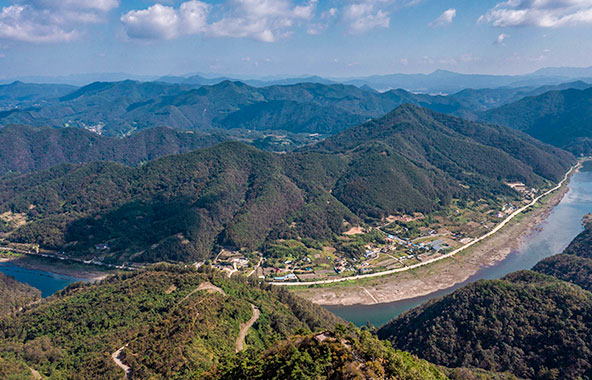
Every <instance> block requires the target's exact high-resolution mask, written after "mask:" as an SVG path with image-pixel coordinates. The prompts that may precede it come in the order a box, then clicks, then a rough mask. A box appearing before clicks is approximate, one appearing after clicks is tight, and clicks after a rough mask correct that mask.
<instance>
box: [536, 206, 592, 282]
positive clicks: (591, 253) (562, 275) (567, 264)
mask: <svg viewBox="0 0 592 380" xmlns="http://www.w3.org/2000/svg"><path fill="white" fill-rule="evenodd" d="M533 270H534V271H537V272H540V273H544V274H548V275H550V276H554V277H556V278H558V279H560V280H563V281H567V282H571V283H573V284H576V285H578V286H581V287H582V288H583V289H586V290H588V291H592V224H590V220H589V217H587V218H586V222H585V229H584V231H582V232H581V233H580V234H579V235H578V236H576V238H575V239H574V240H573V241H572V242H571V243H570V244H569V246H568V247H567V248H566V249H565V250H564V251H563V253H562V254H559V255H555V256H551V257H548V258H546V259H545V260H542V261H541V262H539V263H538V264H537V265H535V267H534V268H533Z"/></svg>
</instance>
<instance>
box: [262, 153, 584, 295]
mask: <svg viewBox="0 0 592 380" xmlns="http://www.w3.org/2000/svg"><path fill="white" fill-rule="evenodd" d="M579 166H580V163H578V164H576V165H574V166H572V167H571V168H570V169H569V171H568V172H567V173H565V176H564V177H563V179H562V180H561V182H559V183H558V184H557V186H555V187H554V188H552V189H550V190H548V191H546V192H545V193H543V194H541V195H539V196H538V197H536V198H535V199H533V200H532V202H530V203H529V204H527V205H525V206H523V207H521V208H519V209H518V210H516V211H514V212H513V213H512V214H510V216H508V217H507V218H506V219H504V220H503V221H502V222H500V223H499V224H498V225H497V226H495V227H494V228H493V229H492V230H491V231H489V232H488V233H486V234H484V235H482V236H481V237H479V238H477V239H475V240H473V241H472V242H470V243H467V244H465V245H463V246H462V247H459V248H457V249H455V250H454V251H452V252H450V253H447V254H445V255H442V256H440V257H436V258H433V259H430V260H427V261H422V262H421V263H419V264H414V265H410V266H407V267H404V268H397V269H391V270H387V271H384V272H378V273H369V274H358V275H355V276H351V277H342V278H335V279H332V280H318V281H307V282H270V284H272V285H276V286H310V285H322V284H332V283H336V282H343V281H352V280H360V279H363V278H371V277H382V276H388V275H390V274H394V273H400V272H405V271H408V270H411V269H415V268H419V267H422V266H425V265H428V264H432V263H435V262H437V261H440V260H444V259H448V258H450V257H453V256H454V255H456V254H458V253H460V252H462V251H464V250H466V249H467V248H470V247H472V246H473V245H475V244H477V243H479V242H481V241H483V240H485V239H487V238H488V237H490V236H492V235H494V234H495V233H497V232H498V231H499V230H501V229H502V228H504V226H505V225H506V224H508V223H510V222H511V221H512V219H514V218H515V217H516V216H518V215H520V214H521V213H523V212H524V211H525V210H527V209H529V208H531V207H532V206H534V205H535V204H537V202H538V201H539V200H540V199H541V198H543V197H546V196H547V195H549V194H551V193H552V192H554V191H556V190H559V189H560V188H561V186H563V184H564V183H565V182H566V181H567V179H568V178H569V175H570V174H571V173H572V172H573V171H574V170H576V169H577V168H579Z"/></svg>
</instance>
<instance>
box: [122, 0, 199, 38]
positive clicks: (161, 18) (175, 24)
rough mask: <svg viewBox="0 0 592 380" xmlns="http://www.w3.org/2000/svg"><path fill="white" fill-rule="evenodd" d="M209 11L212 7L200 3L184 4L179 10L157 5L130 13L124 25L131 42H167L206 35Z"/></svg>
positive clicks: (123, 20)
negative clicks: (134, 39) (133, 39)
mask: <svg viewBox="0 0 592 380" xmlns="http://www.w3.org/2000/svg"><path fill="white" fill-rule="evenodd" d="M209 10H210V6H209V5H208V4H206V3H203V2H201V1H197V0H192V1H188V2H185V3H183V4H181V6H180V7H179V9H174V8H173V7H169V6H164V5H161V4H155V5H153V6H151V7H149V8H148V9H144V10H138V11H130V12H128V13H126V14H125V15H123V16H121V22H122V23H123V25H124V26H125V29H126V31H127V35H128V36H129V37H131V38H137V39H165V40H166V39H171V38H176V37H178V36H180V35H183V34H196V33H201V32H203V31H205V29H206V26H207V21H206V18H207V14H208V12H209Z"/></svg>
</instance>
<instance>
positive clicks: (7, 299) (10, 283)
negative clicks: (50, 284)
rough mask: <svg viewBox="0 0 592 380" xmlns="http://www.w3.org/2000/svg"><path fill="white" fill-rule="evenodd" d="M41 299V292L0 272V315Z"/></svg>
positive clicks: (2, 316) (2, 315)
mask: <svg viewBox="0 0 592 380" xmlns="http://www.w3.org/2000/svg"><path fill="white" fill-rule="evenodd" d="M39 299H41V292H40V291H39V290H37V289H35V288H33V287H32V286H29V285H27V284H23V283H22V282H19V281H17V280H15V279H14V277H11V276H8V275H5V274H4V273H1V272H0V317H1V318H4V315H6V314H10V313H13V312H15V311H17V310H19V309H20V308H21V307H24V306H27V305H29V304H31V303H33V302H35V301H38V300H39Z"/></svg>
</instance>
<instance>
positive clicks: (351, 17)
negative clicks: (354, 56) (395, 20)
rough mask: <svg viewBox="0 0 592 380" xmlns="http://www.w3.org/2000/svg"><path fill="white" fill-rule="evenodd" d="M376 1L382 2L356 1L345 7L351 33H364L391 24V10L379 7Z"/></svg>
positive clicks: (344, 13) (344, 15) (346, 19)
mask: <svg viewBox="0 0 592 380" xmlns="http://www.w3.org/2000/svg"><path fill="white" fill-rule="evenodd" d="M376 2H380V0H374V1H373V0H368V1H366V2H356V3H353V4H349V5H348V6H346V7H345V9H344V12H343V19H344V20H345V22H346V23H347V24H348V25H349V31H350V33H353V34H358V33H364V32H367V31H369V30H371V29H374V28H388V27H389V26H390V22H391V18H390V14H389V12H387V11H385V10H382V9H378V8H377V7H376V4H375V3H376Z"/></svg>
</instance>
